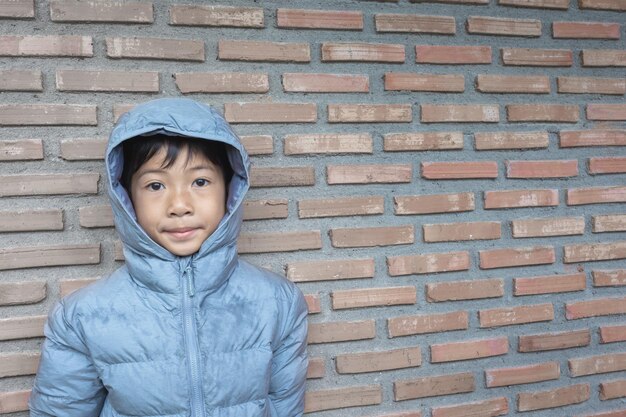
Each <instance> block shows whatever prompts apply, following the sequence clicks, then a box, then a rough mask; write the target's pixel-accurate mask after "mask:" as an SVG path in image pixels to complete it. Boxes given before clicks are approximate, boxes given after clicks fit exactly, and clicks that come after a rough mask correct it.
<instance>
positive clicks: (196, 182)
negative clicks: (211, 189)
mask: <svg viewBox="0 0 626 417" xmlns="http://www.w3.org/2000/svg"><path fill="white" fill-rule="evenodd" d="M193 185H195V186H196V187H206V186H207V185H209V181H208V180H206V179H204V178H198V179H197V180H194V182H193Z"/></svg>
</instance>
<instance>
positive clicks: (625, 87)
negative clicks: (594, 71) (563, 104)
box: [556, 77, 626, 95]
mask: <svg viewBox="0 0 626 417" xmlns="http://www.w3.org/2000/svg"><path fill="white" fill-rule="evenodd" d="M556 80H557V91H558V92H559V93H570V94H615V95H623V94H624V93H626V80H625V79H623V78H601V77H557V78H556Z"/></svg>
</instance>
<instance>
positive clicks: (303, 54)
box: [217, 39, 311, 62]
mask: <svg viewBox="0 0 626 417" xmlns="http://www.w3.org/2000/svg"><path fill="white" fill-rule="evenodd" d="M217 56H218V58H219V59H221V60H225V61H261V62H310V61H311V49H310V47H309V44H308V43H288V42H269V41H243V40H227V39H220V40H219V42H218V45H217Z"/></svg>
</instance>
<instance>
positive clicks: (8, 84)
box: [0, 12, 43, 91]
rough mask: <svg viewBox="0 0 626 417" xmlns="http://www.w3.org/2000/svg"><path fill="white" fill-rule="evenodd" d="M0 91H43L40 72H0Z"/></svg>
mask: <svg viewBox="0 0 626 417" xmlns="http://www.w3.org/2000/svg"><path fill="white" fill-rule="evenodd" d="M0 13H1V12H0ZM0 91H43V84H42V77H41V71H39V70H0Z"/></svg>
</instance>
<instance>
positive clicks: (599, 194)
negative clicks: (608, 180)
mask: <svg viewBox="0 0 626 417" xmlns="http://www.w3.org/2000/svg"><path fill="white" fill-rule="evenodd" d="M625 202H626V187H620V186H610V187H586V188H569V189H568V190H567V205H568V206H575V205H580V204H602V203H625Z"/></svg>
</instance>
